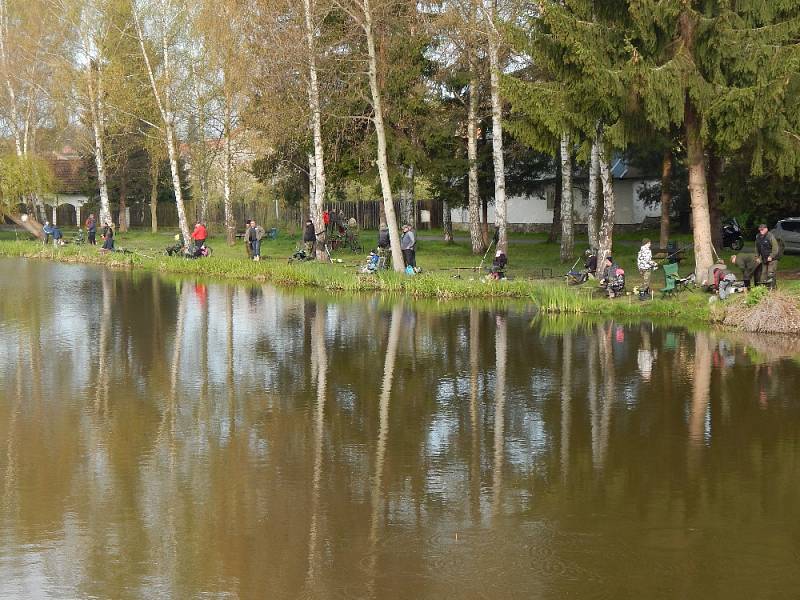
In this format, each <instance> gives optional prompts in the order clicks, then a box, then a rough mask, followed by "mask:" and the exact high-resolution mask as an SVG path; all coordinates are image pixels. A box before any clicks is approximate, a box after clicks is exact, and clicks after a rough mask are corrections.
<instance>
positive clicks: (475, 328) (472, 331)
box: [469, 308, 481, 525]
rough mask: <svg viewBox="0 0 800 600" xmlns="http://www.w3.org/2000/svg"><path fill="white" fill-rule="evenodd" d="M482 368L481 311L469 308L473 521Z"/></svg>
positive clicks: (477, 499) (476, 520) (476, 518)
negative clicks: (479, 373)
mask: <svg viewBox="0 0 800 600" xmlns="http://www.w3.org/2000/svg"><path fill="white" fill-rule="evenodd" d="M479 369H480V311H479V310H478V309H477V308H471V309H470V310H469V422H470V429H471V430H472V453H471V454H472V460H471V461H470V504H471V510H472V522H473V524H474V525H479V524H480V520H481V438H480V430H479V422H478V416H479V415H478V371H479Z"/></svg>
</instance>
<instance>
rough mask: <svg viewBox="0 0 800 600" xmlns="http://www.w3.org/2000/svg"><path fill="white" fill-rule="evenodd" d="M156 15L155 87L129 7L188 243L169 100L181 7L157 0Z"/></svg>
mask: <svg viewBox="0 0 800 600" xmlns="http://www.w3.org/2000/svg"><path fill="white" fill-rule="evenodd" d="M155 8H156V13H155V15H154V22H153V24H152V25H153V28H154V35H155V37H156V40H157V43H156V47H158V48H159V52H160V57H159V58H160V65H161V66H160V76H161V77H160V79H161V81H162V82H163V83H162V85H159V83H158V81H157V79H156V77H157V73H156V69H155V66H154V63H153V61H152V60H151V59H150V54H149V51H148V45H149V44H148V42H147V41H146V40H147V38H146V37H145V30H144V26H145V24H144V18H143V17H144V15H143V14H142V12H141V8H140V7H138V6H137V5H136V4H134V6H133V21H134V25H135V30H136V37H137V39H138V41H139V49H140V50H141V52H142V58H143V60H144V63H145V67H146V69H147V76H148V78H149V80H150V86H151V89H152V92H153V98H154V99H155V101H156V106H157V107H158V112H159V115H160V116H161V122H162V125H163V134H164V138H165V142H166V146H167V156H168V158H169V165H170V171H171V173H172V188H173V192H174V194H175V204H176V206H177V209H178V226H179V227H180V231H181V234H182V235H183V239H184V240H186V242H187V243H188V241H189V240H190V239H191V236H190V231H189V223H188V221H187V219H186V208H185V206H184V203H183V190H182V188H181V178H180V166H179V156H178V145H177V138H176V133H175V122H176V119H175V109H174V99H173V93H174V91H173V87H174V86H175V81H174V79H173V78H174V77H175V75H176V73H175V72H174V71H173V69H174V64H173V62H172V58H171V47H170V43H169V36H170V34H171V33H173V32H172V31H171V29H172V28H173V27H174V26H176V25H177V19H178V17H179V16H180V14H181V7H180V6H176V4H175V2H174V0H159V1H158V4H157V5H156V6H155Z"/></svg>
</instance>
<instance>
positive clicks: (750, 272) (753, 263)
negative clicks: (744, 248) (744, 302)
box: [731, 254, 759, 289]
mask: <svg viewBox="0 0 800 600" xmlns="http://www.w3.org/2000/svg"><path fill="white" fill-rule="evenodd" d="M731 262H732V263H733V264H735V265H736V266H737V267H739V268H740V269H741V270H742V279H743V280H744V287H746V288H748V289H749V288H750V280H751V279H753V276H754V275H755V272H756V269H757V268H758V264H759V260H758V259H757V258H756V257H755V256H753V255H752V254H734V255H733V256H731Z"/></svg>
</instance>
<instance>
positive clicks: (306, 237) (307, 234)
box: [303, 218, 317, 258]
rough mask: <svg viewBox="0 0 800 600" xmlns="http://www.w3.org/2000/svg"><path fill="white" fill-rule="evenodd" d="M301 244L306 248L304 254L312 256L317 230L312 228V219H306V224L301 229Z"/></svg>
mask: <svg viewBox="0 0 800 600" xmlns="http://www.w3.org/2000/svg"><path fill="white" fill-rule="evenodd" d="M303 245H305V248H306V256H307V257H308V258H314V248H315V246H316V245H317V230H316V229H315V228H314V221H312V220H311V219H310V218H309V219H307V220H306V226H305V229H303Z"/></svg>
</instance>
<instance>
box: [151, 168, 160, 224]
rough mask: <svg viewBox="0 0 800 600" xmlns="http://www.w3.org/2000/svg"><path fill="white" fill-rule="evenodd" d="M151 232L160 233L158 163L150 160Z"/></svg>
mask: <svg viewBox="0 0 800 600" xmlns="http://www.w3.org/2000/svg"><path fill="white" fill-rule="evenodd" d="M150 160H151V161H152V163H151V165H150V231H152V232H153V233H157V232H158V172H159V168H158V161H156V160H153V159H152V158H151V159H150Z"/></svg>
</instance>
